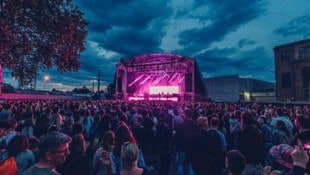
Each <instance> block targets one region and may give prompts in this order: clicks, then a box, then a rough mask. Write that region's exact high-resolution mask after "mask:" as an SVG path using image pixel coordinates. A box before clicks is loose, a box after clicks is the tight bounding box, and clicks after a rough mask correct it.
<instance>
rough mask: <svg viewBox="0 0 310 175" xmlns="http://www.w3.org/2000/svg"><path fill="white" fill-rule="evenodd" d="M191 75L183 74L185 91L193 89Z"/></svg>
mask: <svg viewBox="0 0 310 175" xmlns="http://www.w3.org/2000/svg"><path fill="white" fill-rule="evenodd" d="M192 84H193V75H192V73H187V74H185V92H192V91H193V87H192Z"/></svg>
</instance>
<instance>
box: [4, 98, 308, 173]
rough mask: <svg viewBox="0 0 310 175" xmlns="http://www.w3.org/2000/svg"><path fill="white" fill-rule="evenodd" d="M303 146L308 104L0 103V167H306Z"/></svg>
mask: <svg viewBox="0 0 310 175" xmlns="http://www.w3.org/2000/svg"><path fill="white" fill-rule="evenodd" d="M309 150H310V106H309V105H299V106H294V105H290V106H287V105H283V104H257V103H246V104H245V103H215V102H155V101H153V102H152V101H138V102H136V101H134V102H132V101H130V102H125V101H108V100H85V101H78V100H44V101H43V100H31V101H5V102H3V103H1V104H0V174H7V175H11V174H12V175H13V174H14V175H15V174H18V175H21V174H24V175H41V174H42V175H59V174H61V175H71V174H74V175H88V174H90V175H153V174H159V175H276V174H288V175H304V174H305V173H308V174H310V165H309V153H310V151H309ZM150 157H152V158H153V159H152V161H151V159H150Z"/></svg>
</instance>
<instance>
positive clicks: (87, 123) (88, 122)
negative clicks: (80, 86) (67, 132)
mask: <svg viewBox="0 0 310 175" xmlns="http://www.w3.org/2000/svg"><path fill="white" fill-rule="evenodd" d="M83 113H84V114H83V116H82V118H81V121H80V122H81V123H82V124H83V126H84V130H85V136H86V138H88V137H89V134H90V128H91V126H92V124H93V123H94V120H93V116H92V113H91V110H90V109H86V110H84V112H83Z"/></svg>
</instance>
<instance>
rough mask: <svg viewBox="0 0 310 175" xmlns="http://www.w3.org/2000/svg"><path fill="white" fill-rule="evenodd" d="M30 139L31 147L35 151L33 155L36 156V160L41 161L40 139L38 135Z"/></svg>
mask: <svg viewBox="0 0 310 175" xmlns="http://www.w3.org/2000/svg"><path fill="white" fill-rule="evenodd" d="M28 141H29V149H30V150H31V151H32V152H33V155H34V157H35V162H38V161H39V158H38V149H39V143H40V140H39V139H38V138H36V137H30V138H29V139H28Z"/></svg>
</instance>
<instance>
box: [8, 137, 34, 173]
mask: <svg viewBox="0 0 310 175" xmlns="http://www.w3.org/2000/svg"><path fill="white" fill-rule="evenodd" d="M7 156H8V157H7V158H10V157H14V159H15V161H16V165H17V170H18V171H17V174H18V175H20V174H22V173H23V172H24V171H25V170H26V169H28V168H29V167H30V166H32V165H33V164H34V163H35V156H34V154H33V152H32V151H31V150H29V142H28V139H27V137H26V136H24V135H16V136H14V137H13V139H12V140H11V141H10V142H9V144H8V146H7Z"/></svg>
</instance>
